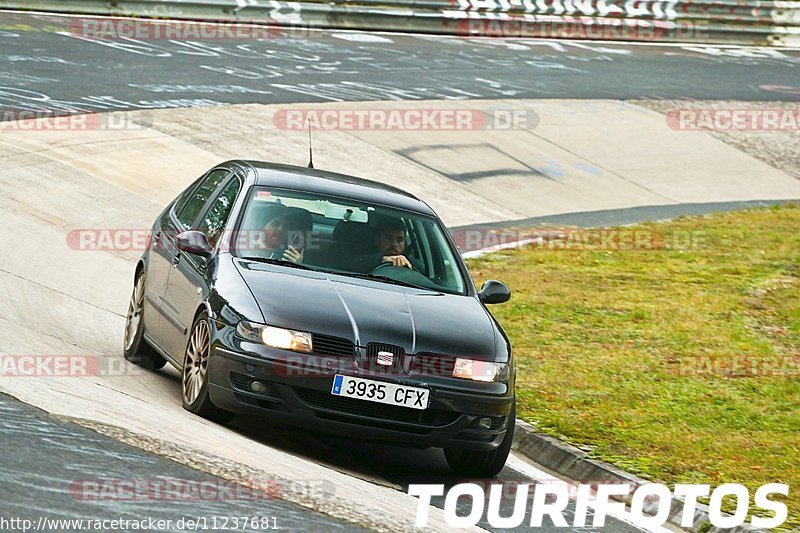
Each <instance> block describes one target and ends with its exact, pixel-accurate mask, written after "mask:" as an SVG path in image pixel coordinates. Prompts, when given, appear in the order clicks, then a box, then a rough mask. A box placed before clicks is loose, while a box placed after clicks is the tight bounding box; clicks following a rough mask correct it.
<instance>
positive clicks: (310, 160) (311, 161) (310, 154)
mask: <svg viewBox="0 0 800 533" xmlns="http://www.w3.org/2000/svg"><path fill="white" fill-rule="evenodd" d="M306 123H307V124H308V168H314V152H313V150H312V149H311V119H310V118H307V119H306Z"/></svg>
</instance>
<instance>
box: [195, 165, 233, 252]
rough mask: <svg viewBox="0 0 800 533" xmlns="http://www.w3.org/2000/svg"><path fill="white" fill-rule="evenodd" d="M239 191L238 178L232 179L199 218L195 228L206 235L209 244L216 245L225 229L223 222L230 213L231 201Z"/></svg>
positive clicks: (226, 220)
mask: <svg viewBox="0 0 800 533" xmlns="http://www.w3.org/2000/svg"><path fill="white" fill-rule="evenodd" d="M238 193H239V180H238V179H232V180H231V182H230V183H229V184H228V185H226V186H225V188H224V189H222V192H220V194H219V196H217V198H216V199H215V200H214V202H213V203H212V204H211V207H209V208H208V211H206V214H205V215H203V218H202V219H201V220H200V225H199V227H198V228H197V229H199V230H200V231H202V232H203V233H205V234H206V236H207V237H208V242H209V243H211V246H216V244H217V240H219V237H220V235H221V234H222V231H223V230H224V229H225V224H226V223H227V222H228V217H229V216H230V214H231V208H232V207H233V202H234V201H235V200H236V195H237V194H238Z"/></svg>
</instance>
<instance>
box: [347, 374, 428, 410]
mask: <svg viewBox="0 0 800 533" xmlns="http://www.w3.org/2000/svg"><path fill="white" fill-rule="evenodd" d="M331 394H333V395H334V396H345V397H347V398H358V399H359V400H367V401H368V402H377V403H386V404H389V405H399V406H401V407H410V408H411V409H427V408H428V400H429V399H430V394H431V391H429V390H428V389H421V388H419V387H407V386H406V385H398V384H397V383H386V382H385V381H376V380H374V379H364V378H354V377H352V376H342V375H341V374H336V376H335V377H334V378H333V388H332V389H331Z"/></svg>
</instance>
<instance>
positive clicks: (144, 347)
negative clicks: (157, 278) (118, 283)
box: [122, 269, 167, 370]
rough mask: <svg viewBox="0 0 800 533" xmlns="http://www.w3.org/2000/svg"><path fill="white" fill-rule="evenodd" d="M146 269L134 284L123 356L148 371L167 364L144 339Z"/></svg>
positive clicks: (126, 324) (126, 323) (123, 341)
mask: <svg viewBox="0 0 800 533" xmlns="http://www.w3.org/2000/svg"><path fill="white" fill-rule="evenodd" d="M144 288H145V273H144V269H142V271H141V272H139V274H138V275H137V276H136V281H134V283H133V292H132V293H131V301H130V303H129V304H128V315H127V318H126V320H125V336H124V338H123V340H122V354H123V355H124V356H125V359H126V360H128V361H129V362H131V363H133V364H135V365H138V366H140V367H142V368H146V369H147V370H158V369H160V368H163V366H164V365H166V364H167V360H166V359H164V358H163V357H161V356H160V355H159V354H158V353H157V352H156V351H155V349H153V347H152V346H150V344H148V342H147V340H145V338H144Z"/></svg>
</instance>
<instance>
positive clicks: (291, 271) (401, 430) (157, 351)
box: [124, 161, 516, 477]
mask: <svg viewBox="0 0 800 533" xmlns="http://www.w3.org/2000/svg"><path fill="white" fill-rule="evenodd" d="M509 297H510V291H509V289H508V288H507V287H506V286H505V285H503V284H502V283H500V282H498V281H487V282H486V283H485V284H484V285H483V287H482V289H481V290H480V291H478V290H477V289H476V288H475V286H474V285H473V283H472V280H471V278H470V276H469V273H468V271H467V268H466V265H465V264H464V261H463V260H462V258H461V256H460V254H459V253H458V251H457V248H456V246H455V244H454V242H453V239H452V237H451V236H450V234H449V233H448V231H447V230H446V228H445V227H444V226H443V224H442V222H441V220H440V219H439V218H438V217H437V215H436V214H435V213H434V212H433V210H432V209H431V208H430V207H429V206H428V205H427V204H425V203H424V202H422V201H421V200H419V199H417V198H415V197H414V196H412V195H410V194H408V193H407V192H404V191H402V190H400V189H397V188H394V187H390V186H387V185H383V184H380V183H376V182H372V181H368V180H363V179H358V178H354V177H350V176H346V175H341V174H335V173H331V172H323V171H319V170H314V169H309V168H303V167H294V166H288V165H280V164H273V163H262V162H254V161H229V162H226V163H223V164H221V165H219V166H217V167H215V168H213V169H211V170H210V171H208V172H207V173H206V174H204V175H203V176H201V177H200V178H199V179H198V180H197V181H195V182H194V183H193V184H192V185H191V186H189V187H188V188H187V189H186V190H185V191H184V192H183V193H181V194H180V195H179V196H178V197H177V198H176V199H175V200H174V201H172V202H171V203H170V204H169V205H168V206H167V207H166V209H165V210H164V211H163V212H162V213H161V214H160V215H159V216H158V218H157V219H156V221H155V223H154V225H153V228H152V233H151V238H150V241H149V244H148V248H147V250H146V251H145V252H144V254H143V255H142V257H141V259H140V260H139V261H138V263H137V265H136V270H135V274H134V279H133V295H132V296H131V300H130V305H129V310H128V315H127V323H126V328H125V340H124V354H125V358H126V359H128V361H130V362H133V363H135V364H138V365H140V366H143V367H146V368H149V369H154V370H155V369H159V368H161V367H163V366H164V365H165V364H166V363H170V364H171V365H173V366H174V367H175V368H177V369H178V370H179V371H180V373H181V389H182V398H183V407H184V408H186V409H187V410H188V411H191V412H192V413H194V414H196V415H199V416H202V417H205V418H208V419H211V420H215V421H218V422H226V421H228V420H230V419H231V418H232V417H233V416H234V415H235V414H236V413H249V414H256V415H262V416H265V417H268V418H269V419H271V420H274V421H275V422H279V423H283V424H289V425H293V426H300V427H304V428H307V429H309V430H313V431H322V432H328V433H332V434H339V435H344V436H347V437H350V438H353V437H357V438H359V439H367V440H376V441H384V442H389V443H394V444H398V445H408V446H415V447H422V448H426V447H439V448H443V449H444V453H445V457H446V459H447V462H448V464H449V465H450V467H451V468H452V469H453V470H454V471H455V472H457V473H459V474H462V475H468V476H480V477H488V476H493V475H496V474H497V473H498V472H499V471H500V470H501V469H502V468H503V465H504V464H505V461H506V458H507V456H508V453H509V450H510V448H511V441H512V437H513V433H514V413H515V396H514V379H515V373H516V372H515V367H514V361H513V359H512V357H511V345H510V343H509V341H508V338H507V337H506V335H505V333H504V332H503V329H502V328H501V327H500V325H499V324H498V323H497V321H496V320H495V319H494V318H493V317H492V315H491V314H490V313H489V311H488V310H487V309H486V305H487V304H493V303H501V302H504V301H506V300H508V299H509Z"/></svg>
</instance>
